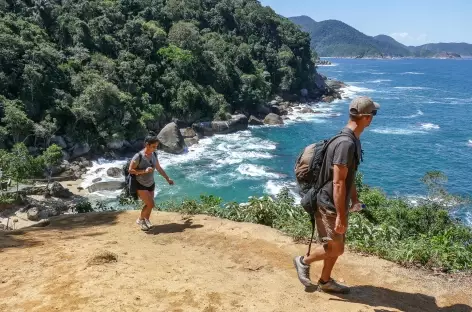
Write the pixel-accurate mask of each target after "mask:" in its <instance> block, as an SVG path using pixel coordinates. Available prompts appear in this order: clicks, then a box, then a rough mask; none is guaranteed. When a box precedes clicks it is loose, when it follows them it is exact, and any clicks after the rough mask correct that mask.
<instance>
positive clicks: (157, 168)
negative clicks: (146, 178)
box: [156, 159, 174, 185]
mask: <svg viewBox="0 0 472 312" xmlns="http://www.w3.org/2000/svg"><path fill="white" fill-rule="evenodd" d="M156 170H157V172H159V174H160V175H161V176H163V177H164V179H166V180H167V183H169V184H170V185H172V184H174V181H172V179H170V178H169V176H168V175H167V173H166V172H165V171H164V169H162V167H161V165H160V164H159V160H157V159H156Z"/></svg>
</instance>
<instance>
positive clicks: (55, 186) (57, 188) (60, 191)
mask: <svg viewBox="0 0 472 312" xmlns="http://www.w3.org/2000/svg"><path fill="white" fill-rule="evenodd" d="M49 194H51V196H53V197H57V198H70V197H71V196H72V195H73V194H72V192H71V191H69V190H68V189H66V188H65V187H63V186H62V184H61V183H59V182H54V183H52V184H50V185H49Z"/></svg>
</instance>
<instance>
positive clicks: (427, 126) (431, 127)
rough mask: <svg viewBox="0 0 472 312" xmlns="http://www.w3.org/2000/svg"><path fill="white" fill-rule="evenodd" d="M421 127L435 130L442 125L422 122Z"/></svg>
mask: <svg viewBox="0 0 472 312" xmlns="http://www.w3.org/2000/svg"><path fill="white" fill-rule="evenodd" d="M420 126H421V128H422V129H425V130H433V129H439V128H440V127H439V126H438V125H436V124H433V123H429V122H428V123H422V124H420Z"/></svg>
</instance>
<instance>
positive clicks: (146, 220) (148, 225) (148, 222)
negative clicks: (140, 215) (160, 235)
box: [144, 219, 152, 228]
mask: <svg viewBox="0 0 472 312" xmlns="http://www.w3.org/2000/svg"><path fill="white" fill-rule="evenodd" d="M144 222H146V225H147V227H148V228H152V223H151V221H149V219H144Z"/></svg>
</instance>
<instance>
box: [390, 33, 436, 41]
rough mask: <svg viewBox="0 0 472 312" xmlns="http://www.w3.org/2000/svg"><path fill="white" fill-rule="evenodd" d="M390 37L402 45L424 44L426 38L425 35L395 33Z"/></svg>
mask: <svg viewBox="0 0 472 312" xmlns="http://www.w3.org/2000/svg"><path fill="white" fill-rule="evenodd" d="M390 37H392V38H393V39H395V40H397V41H400V42H401V43H404V44H424V43H426V39H427V38H428V35H427V34H419V35H413V34H410V33H407V32H395V33H392V34H390Z"/></svg>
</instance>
